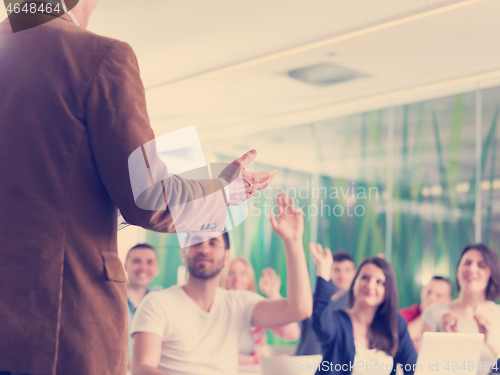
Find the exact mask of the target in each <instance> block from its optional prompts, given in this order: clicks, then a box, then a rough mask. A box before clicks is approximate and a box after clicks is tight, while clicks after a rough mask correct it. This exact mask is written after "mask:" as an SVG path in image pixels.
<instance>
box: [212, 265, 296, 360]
mask: <svg viewBox="0 0 500 375" xmlns="http://www.w3.org/2000/svg"><path fill="white" fill-rule="evenodd" d="M221 286H222V287H223V288H226V289H234V290H249V291H252V292H257V285H256V281H255V272H254V269H253V267H252V265H251V263H250V262H249V261H247V260H246V259H244V258H234V259H232V260H231V262H230V263H229V265H228V266H227V267H226V271H225V273H224V274H223V277H222V280H221ZM280 287H281V279H280V277H279V276H278V274H276V272H275V271H274V270H273V269H272V268H265V269H263V270H262V276H261V278H260V279H259V289H260V291H261V293H262V294H263V295H264V296H266V297H267V298H270V299H279V298H282V297H281V294H280ZM270 331H271V332H272V333H274V334H276V335H278V336H279V337H281V338H282V339H283V340H285V341H295V340H298V339H299V337H300V327H299V325H298V324H297V323H290V324H287V325H285V326H282V327H275V328H271V329H270ZM239 353H240V354H239V358H238V360H239V364H240V365H251V364H258V363H259V357H261V356H262V355H266V354H268V353H267V331H266V329H264V328H261V327H253V328H252V329H251V330H245V331H243V332H242V334H241V336H240V343H239Z"/></svg>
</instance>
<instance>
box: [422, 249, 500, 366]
mask: <svg viewBox="0 0 500 375" xmlns="http://www.w3.org/2000/svg"><path fill="white" fill-rule="evenodd" d="M456 285H457V288H458V291H459V295H458V298H457V299H455V300H453V301H451V302H449V303H446V304H443V305H434V306H431V307H429V308H428V309H427V310H425V311H424V313H423V315H422V322H423V332H425V331H434V332H463V333H474V332H479V333H483V334H484V344H483V348H482V351H481V359H480V363H481V367H480V368H478V372H477V373H478V374H481V375H482V374H488V373H490V372H491V368H492V367H496V369H495V370H494V371H493V372H496V373H497V372H500V370H499V369H498V368H499V367H500V364H499V363H498V359H499V358H500V306H499V305H497V304H495V303H494V302H493V301H496V300H498V299H499V298H500V260H499V258H498V255H497V254H496V253H495V252H494V251H493V250H491V249H490V248H489V247H488V246H486V245H485V244H481V243H480V244H471V245H467V246H465V247H464V248H463V250H462V253H461V254H460V259H459V261H458V265H457V271H456ZM486 364H487V365H486ZM495 364H496V366H495ZM485 365H486V366H485Z"/></svg>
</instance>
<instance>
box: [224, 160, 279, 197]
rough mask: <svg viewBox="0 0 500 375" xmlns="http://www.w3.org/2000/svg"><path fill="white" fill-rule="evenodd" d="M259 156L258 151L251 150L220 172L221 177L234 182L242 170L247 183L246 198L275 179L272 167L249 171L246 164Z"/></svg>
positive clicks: (228, 181)
mask: <svg viewBox="0 0 500 375" xmlns="http://www.w3.org/2000/svg"><path fill="white" fill-rule="evenodd" d="M256 156H257V151H255V150H250V151H248V152H247V153H246V154H245V155H243V156H242V157H240V158H238V159H236V160H235V161H233V162H232V163H231V164H229V165H228V166H227V167H226V168H224V169H223V170H222V172H221V173H220V174H219V178H222V179H224V180H225V181H226V182H227V183H229V184H230V183H231V182H233V181H234V180H235V179H236V178H237V177H238V175H239V173H240V172H241V176H242V178H243V183H244V185H245V199H248V198H250V197H252V196H253V195H254V194H255V193H256V192H257V191H259V190H261V189H264V188H266V187H267V186H268V185H269V184H270V183H271V181H272V180H273V177H274V175H275V174H276V171H275V170H274V169H271V170H269V171H263V172H252V171H247V170H246V169H245V166H246V165H247V164H249V163H251V162H252V161H253V160H254V159H255V157H256Z"/></svg>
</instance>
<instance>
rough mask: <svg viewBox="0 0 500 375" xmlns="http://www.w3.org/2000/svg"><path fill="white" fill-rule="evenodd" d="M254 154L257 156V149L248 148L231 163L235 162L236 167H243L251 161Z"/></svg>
mask: <svg viewBox="0 0 500 375" xmlns="http://www.w3.org/2000/svg"><path fill="white" fill-rule="evenodd" d="M256 156H257V151H256V150H250V151H248V152H247V153H245V154H244V155H243V156H242V157H241V158H238V159H236V160H235V161H233V164H236V165H237V166H238V167H245V165H247V164H249V163H251V162H252V161H253V159H255V157H256Z"/></svg>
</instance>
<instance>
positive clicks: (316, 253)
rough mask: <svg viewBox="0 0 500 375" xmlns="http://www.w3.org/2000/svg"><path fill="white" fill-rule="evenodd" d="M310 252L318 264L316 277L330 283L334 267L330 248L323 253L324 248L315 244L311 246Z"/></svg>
mask: <svg viewBox="0 0 500 375" xmlns="http://www.w3.org/2000/svg"><path fill="white" fill-rule="evenodd" d="M309 251H310V253H311V256H312V258H313V260H314V263H315V264H316V275H317V276H319V277H321V278H323V279H325V280H326V281H329V280H330V278H331V274H332V266H333V256H332V252H331V251H330V249H329V248H328V247H327V248H326V249H325V250H324V251H323V246H321V244H319V243H314V242H311V243H310V244H309Z"/></svg>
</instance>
